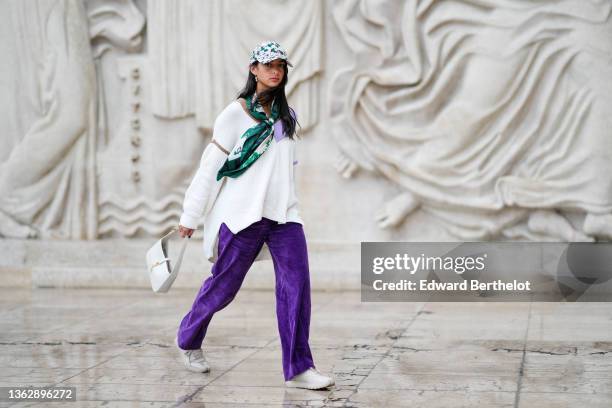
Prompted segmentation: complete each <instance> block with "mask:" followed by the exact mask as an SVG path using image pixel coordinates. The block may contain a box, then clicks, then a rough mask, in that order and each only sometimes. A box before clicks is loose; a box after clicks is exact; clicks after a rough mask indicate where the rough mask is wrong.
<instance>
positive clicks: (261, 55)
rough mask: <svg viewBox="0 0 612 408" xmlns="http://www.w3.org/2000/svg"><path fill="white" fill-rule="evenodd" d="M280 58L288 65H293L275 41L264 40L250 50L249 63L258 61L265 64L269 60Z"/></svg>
mask: <svg viewBox="0 0 612 408" xmlns="http://www.w3.org/2000/svg"><path fill="white" fill-rule="evenodd" d="M277 58H280V59H283V60H285V62H287V65H289V66H290V67H292V66H293V64H291V63H290V62H289V60H288V59H287V52H286V51H285V50H284V49H283V48H282V47H281V46H280V44H279V43H277V42H276V41H264V42H262V43H261V44H259V45H258V46H257V47H255V48H253V51H251V59H250V61H249V64H252V63H254V62H255V61H259V62H261V63H262V64H266V63H268V62H270V61H274V60H275V59H277Z"/></svg>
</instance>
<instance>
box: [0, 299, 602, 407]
mask: <svg viewBox="0 0 612 408" xmlns="http://www.w3.org/2000/svg"><path fill="white" fill-rule="evenodd" d="M195 293H196V290H195V289H191V290H173V291H172V292H170V293H168V294H167V296H163V297H158V296H154V295H153V294H152V293H149V292H147V291H141V290H57V289H53V290H52V289H39V290H34V291H30V290H24V289H0V385H1V386H11V385H12V386H17V385H49V384H55V385H57V386H60V385H70V386H75V387H77V395H78V401H77V402H76V403H75V404H71V406H73V405H74V406H75V407H98V406H113V407H177V406H180V407H203V406H205V407H225V408H229V407H236V406H248V407H277V406H278V407H281V406H283V407H297V406H314V407H316V406H329V407H334V406H338V407H340V406H344V407H376V408H377V407H381V406H385V407H407V406H410V407H415V406H416V407H428V408H429V407H444V408H452V407H487V408H488V407H526V408H531V407H533V408H541V407H546V408H548V407H574V406H576V405H578V404H579V405H581V406H588V407H597V408H599V407H602V408H603V407H609V406H610V405H611V404H612V375H611V374H610V373H612V342H611V341H610V333H612V320H610V318H609V316H610V315H611V314H612V305H611V304H609V303H567V304H555V303H533V304H529V303H362V302H360V296H359V292H350V291H349V292H318V291H314V292H313V294H312V295H313V299H312V300H313V302H312V305H313V309H312V322H311V331H310V343H311V348H312V351H313V357H314V361H315V364H316V366H317V368H318V369H319V370H321V371H323V372H327V373H333V374H334V376H335V377H336V385H335V386H334V387H332V388H331V389H328V390H321V391H308V390H296V389H287V388H285V387H284V384H283V378H282V369H281V354H280V344H279V340H278V335H277V327H276V319H275V313H274V294H273V293H272V292H269V291H249V290H243V291H241V292H239V294H238V296H237V297H236V299H235V300H234V301H233V302H232V303H231V304H230V305H229V306H228V307H227V308H226V309H224V310H223V311H221V312H219V313H218V314H217V315H215V317H214V319H213V321H212V323H211V326H210V327H209V331H208V334H207V337H206V339H205V342H204V347H203V348H204V351H205V353H206V356H207V359H208V360H209V362H210V364H211V371H210V372H209V373H206V374H196V373H191V372H188V371H186V370H185V369H184V368H183V366H182V364H181V362H180V360H179V356H178V355H177V352H176V350H175V349H174V348H173V345H172V339H173V337H174V334H175V331H176V328H177V326H178V323H179V321H180V318H181V317H182V316H183V314H184V313H185V312H186V311H187V309H188V308H189V306H190V305H191V302H192V300H193V296H195ZM153 314H155V315H156V317H153ZM585 319H586V320H585ZM562 322H563V323H562ZM585 322H588V326H589V327H587V326H586V325H585ZM4 406H9V404H7V403H1V402H0V407H4ZM11 406H15V407H25V406H35V407H38V406H40V407H43V406H48V405H45V404H44V403H39V404H36V403H29V404H26V403H19V404H15V405H11Z"/></svg>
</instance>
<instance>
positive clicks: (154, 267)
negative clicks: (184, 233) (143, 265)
mask: <svg viewBox="0 0 612 408" xmlns="http://www.w3.org/2000/svg"><path fill="white" fill-rule="evenodd" d="M177 232H178V228H177V227H174V228H173V229H172V231H170V232H169V233H167V234H166V235H164V236H163V237H161V238H160V239H159V240H158V241H157V242H156V243H155V244H153V246H152V247H151V248H150V249H149V250H148V251H147V270H148V271H149V279H150V280H151V289H153V292H156V293H166V292H168V289H170V286H172V283H174V280H175V279H176V276H177V275H178V272H179V269H180V267H181V262H182V261H183V254H184V253H185V248H186V247H187V237H184V238H183V242H182V245H181V249H180V251H179V254H178V256H176V259H170V257H169V256H168V254H169V252H168V242H169V241H170V238H171V237H172V236H173V235H174V234H175V233H177ZM172 265H174V266H172Z"/></svg>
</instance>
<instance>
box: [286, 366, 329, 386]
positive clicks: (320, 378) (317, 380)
mask: <svg viewBox="0 0 612 408" xmlns="http://www.w3.org/2000/svg"><path fill="white" fill-rule="evenodd" d="M334 384H335V381H334V379H333V378H332V377H328V376H326V375H323V374H321V373H320V372H318V371H317V370H316V369H315V368H314V367H311V368H309V369H308V370H306V371H304V372H303V373H300V374H298V375H296V376H294V377H293V378H292V379H291V380H289V381H285V385H287V387H291V388H307V389H309V390H318V389H319V388H326V387H329V386H331V385H334Z"/></svg>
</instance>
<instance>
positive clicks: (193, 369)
mask: <svg viewBox="0 0 612 408" xmlns="http://www.w3.org/2000/svg"><path fill="white" fill-rule="evenodd" d="M184 366H185V368H186V369H187V370H189V371H191V372H194V373H207V372H209V371H210V367H207V368H205V369H201V368H194V367H191V366H188V365H187V364H184Z"/></svg>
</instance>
